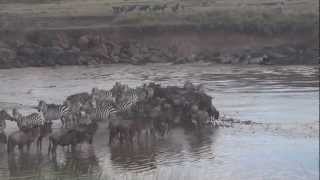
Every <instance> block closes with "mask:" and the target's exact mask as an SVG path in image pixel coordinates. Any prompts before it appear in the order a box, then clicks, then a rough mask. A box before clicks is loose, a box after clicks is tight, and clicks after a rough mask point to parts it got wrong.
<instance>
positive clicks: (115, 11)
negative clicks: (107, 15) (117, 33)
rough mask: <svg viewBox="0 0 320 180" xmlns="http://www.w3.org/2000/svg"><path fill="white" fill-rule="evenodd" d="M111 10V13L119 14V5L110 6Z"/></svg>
mask: <svg viewBox="0 0 320 180" xmlns="http://www.w3.org/2000/svg"><path fill="white" fill-rule="evenodd" d="M112 12H113V14H119V13H120V7H119V6H112Z"/></svg>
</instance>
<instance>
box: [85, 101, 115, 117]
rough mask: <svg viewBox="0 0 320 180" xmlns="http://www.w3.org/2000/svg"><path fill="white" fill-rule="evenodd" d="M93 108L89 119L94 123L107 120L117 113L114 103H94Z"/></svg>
mask: <svg viewBox="0 0 320 180" xmlns="http://www.w3.org/2000/svg"><path fill="white" fill-rule="evenodd" d="M93 106H94V110H93V114H92V115H91V118H92V119H93V120H96V121H102V120H109V118H110V116H111V115H113V114H114V113H116V112H117V107H116V105H115V104H114V102H110V101H98V102H97V101H95V102H94V104H93ZM92 116H93V117H92Z"/></svg>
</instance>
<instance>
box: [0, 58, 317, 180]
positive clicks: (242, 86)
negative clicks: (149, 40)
mask: <svg viewBox="0 0 320 180" xmlns="http://www.w3.org/2000/svg"><path fill="white" fill-rule="evenodd" d="M318 75H319V72H318V67H316V66H241V65H240V66H235V65H208V64H199V63H197V64H183V65H174V66H173V65H169V64H150V65H144V66H133V65H103V66H101V65H99V66H89V67H84V66H65V67H56V68H48V67H43V68H22V69H3V70H0V109H6V110H10V109H12V108H14V107H15V108H18V109H19V111H21V112H24V113H28V112H31V111H32V109H31V108H30V106H34V105H37V103H38V100H45V101H46V102H49V103H57V104H59V103H62V101H63V100H64V99H65V98H66V97H67V96H69V95H71V94H75V93H79V92H90V91H91V89H92V88H93V87H98V88H103V89H110V88H111V87H112V86H113V85H114V83H115V82H116V81H119V82H121V83H124V84H128V85H129V86H130V87H136V86H139V85H142V84H143V83H148V82H156V83H160V84H161V85H163V86H166V85H177V86H182V85H183V83H184V82H185V81H186V80H189V81H191V82H193V83H195V84H199V83H202V84H204V85H205V90H206V93H208V94H209V95H210V96H212V97H213V104H214V105H215V107H216V108H217V109H218V110H219V111H220V114H221V115H222V116H227V117H232V118H234V119H240V120H242V121H246V120H250V121H253V122H257V123H259V124H251V125H235V126H234V127H229V128H218V129H206V130H203V131H189V130H185V129H180V128H176V129H173V130H171V131H170V133H169V134H168V135H165V136H164V137H161V138H156V139H150V138H146V139H144V140H143V141H141V142H140V143H139V144H134V145H133V146H130V147H129V146H127V145H125V144H123V145H121V144H113V145H109V144H108V141H107V139H108V138H107V134H108V133H107V126H106V125H104V124H103V123H102V124H99V128H98V131H97V133H96V134H95V136H94V143H93V144H92V145H89V144H86V143H85V144H82V145H81V146H80V147H77V148H76V150H75V151H73V152H69V151H67V149H62V148H61V149H58V151H57V155H56V157H52V156H48V155H47V145H48V143H47V139H45V140H44V147H43V150H42V152H39V151H37V150H36V148H35V147H32V148H31V151H30V152H23V154H20V153H19V152H18V151H16V152H15V153H14V154H13V155H10V156H8V155H7V153H6V150H5V149H4V148H3V145H2V144H1V145H0V179H1V180H2V179H20V178H22V177H23V178H29V179H80V178H83V179H190V180H192V179H292V178H293V179H308V180H309V179H317V178H318V176H319V170H318V169H319V137H318V132H319V127H318V122H319V120H318V117H319V87H318V86H319V84H318V82H319V79H318V77H319V76H318ZM53 127H54V128H55V127H56V129H58V128H59V127H60V124H58V123H54V124H53ZM15 130H17V127H16V125H15V123H12V122H9V121H7V127H6V129H5V133H6V134H10V133H11V132H13V131H15Z"/></svg>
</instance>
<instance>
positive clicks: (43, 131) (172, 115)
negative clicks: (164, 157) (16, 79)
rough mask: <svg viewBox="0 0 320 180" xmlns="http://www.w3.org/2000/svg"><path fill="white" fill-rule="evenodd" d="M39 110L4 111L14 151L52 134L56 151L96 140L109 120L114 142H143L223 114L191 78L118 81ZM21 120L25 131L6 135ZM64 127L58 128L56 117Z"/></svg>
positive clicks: (0, 116) (0, 120)
mask: <svg viewBox="0 0 320 180" xmlns="http://www.w3.org/2000/svg"><path fill="white" fill-rule="evenodd" d="M34 108H36V109H37V112H34V113H31V114H28V115H22V114H21V113H20V112H19V110H18V109H16V108H14V109H12V115H10V113H8V112H7V111H6V110H1V111H0V140H1V142H2V143H3V144H7V151H8V153H11V152H13V151H14V149H15V147H16V146H18V148H19V149H20V150H21V151H23V149H24V147H25V146H26V147H27V149H28V150H29V148H30V145H31V144H32V143H33V142H36V146H37V149H38V150H41V148H42V139H43V138H46V137H48V140H49V147H48V153H52V154H55V152H56V148H57V146H63V147H64V146H68V147H69V146H71V148H72V149H73V148H74V147H75V146H76V145H77V144H81V143H84V142H87V143H89V144H91V143H92V142H93V136H94V134H95V132H96V131H97V129H98V127H99V125H100V124H101V123H107V124H108V130H106V131H108V132H109V140H108V141H109V144H110V145H111V144H114V143H120V144H122V143H128V144H132V143H134V141H137V142H138V141H139V139H140V137H141V136H145V137H153V138H155V137H162V136H165V135H166V134H167V133H168V132H169V131H170V129H171V128H173V127H175V126H183V127H186V128H195V129H199V128H202V127H204V126H205V125H206V124H211V125H214V126H216V125H218V124H217V123H218V122H219V121H218V118H219V112H218V111H217V110H216V108H215V107H214V106H213V105H212V98H211V97H210V96H208V95H207V94H206V93H205V92H204V90H203V86H202V85H198V86H196V85H194V84H192V83H190V82H186V83H185V84H184V86H183V87H177V86H167V87H161V86H160V85H159V84H155V83H149V84H144V85H142V86H139V87H136V88H130V87H129V86H128V85H124V84H121V83H119V82H116V83H115V85H114V86H113V87H112V88H111V89H110V90H104V89H98V88H93V89H92V91H91V93H87V92H83V93H78V94H74V95H71V96H68V97H67V98H66V99H65V100H64V102H63V104H61V105H57V104H48V103H46V102H45V101H43V100H41V101H39V103H38V105H37V106H35V107H34ZM5 120H7V121H13V122H16V124H17V126H18V128H19V130H18V131H15V132H13V133H11V134H9V135H8V137H7V136H6V135H5V134H4V129H5V128H6V121H5ZM56 120H59V121H61V127H60V128H59V129H58V130H57V131H55V132H53V131H52V124H53V121H56Z"/></svg>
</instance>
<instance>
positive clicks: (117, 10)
mask: <svg viewBox="0 0 320 180" xmlns="http://www.w3.org/2000/svg"><path fill="white" fill-rule="evenodd" d="M166 9H171V11H172V12H174V13H176V12H178V11H179V10H184V5H182V4H180V3H176V4H173V5H168V4H166V3H165V4H154V5H147V4H143V5H134V4H131V5H122V6H112V11H113V14H121V13H129V12H133V11H137V12H163V11H165V10H166Z"/></svg>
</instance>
